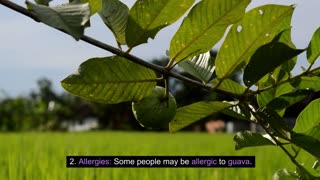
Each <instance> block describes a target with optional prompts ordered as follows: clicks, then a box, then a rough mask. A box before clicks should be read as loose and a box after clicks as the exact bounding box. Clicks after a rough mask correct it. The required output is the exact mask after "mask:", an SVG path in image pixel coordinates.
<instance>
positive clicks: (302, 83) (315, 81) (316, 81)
mask: <svg viewBox="0 0 320 180" xmlns="http://www.w3.org/2000/svg"><path fill="white" fill-rule="evenodd" d="M291 84H292V86H293V87H294V88H297V89H312V90H314V91H319V90H320V77H318V76H302V77H299V78H295V80H294V81H293V82H292V83H291Z"/></svg>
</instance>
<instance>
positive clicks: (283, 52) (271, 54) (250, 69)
mask: <svg viewBox="0 0 320 180" xmlns="http://www.w3.org/2000/svg"><path fill="white" fill-rule="evenodd" d="M303 51H304V50H298V49H292V48H291V47H289V46H288V45H286V44H284V43H281V42H271V43H268V44H266V45H263V46H261V47H260V48H258V50H257V51H256V52H255V53H254V54H253V56H252V57H251V58H250V61H249V63H248V65H247V67H246V68H245V70H244V74H243V80H244V83H245V84H246V86H248V87H249V86H251V85H253V84H255V83H256V82H257V81H259V80H260V79H261V78H262V77H263V76H265V75H266V74H267V73H269V72H272V71H273V70H274V69H275V68H276V67H278V66H280V65H281V64H283V63H284V62H286V61H288V60H290V59H291V58H293V57H295V56H297V55H298V54H300V53H302V52H303ZM257 69H259V71H257Z"/></svg>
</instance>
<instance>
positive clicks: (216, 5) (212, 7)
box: [170, 0, 250, 62]
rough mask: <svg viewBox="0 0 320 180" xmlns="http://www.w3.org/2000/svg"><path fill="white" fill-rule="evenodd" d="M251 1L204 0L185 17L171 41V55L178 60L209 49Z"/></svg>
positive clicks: (238, 17) (239, 16) (240, 15)
mask: <svg viewBox="0 0 320 180" xmlns="http://www.w3.org/2000/svg"><path fill="white" fill-rule="evenodd" d="M249 3H250V0H223V1H221V0H203V1H200V2H199V3H198V4H197V5H195V6H194V7H193V8H192V9H191V11H190V12H189V14H188V16H187V17H186V18H185V19H184V21H183V23H182V24H181V27H180V28H179V29H178V31H177V32H176V34H175V35H174V37H173V38H172V40H171V43H170V56H171V58H172V59H174V60H175V61H176V62H179V61H182V60H187V59H189V58H191V57H193V56H196V55H199V54H202V53H205V52H207V51H209V50H210V49H211V48H212V47H213V46H214V45H215V44H216V43H217V42H218V41H219V40H220V39H221V38H222V37H223V35H224V33H225V31H226V29H227V27H228V26H229V25H230V24H233V23H236V22H237V21H239V20H240V19H241V17H242V16H243V14H244V12H245V9H246V7H247V5H248V4H249Z"/></svg>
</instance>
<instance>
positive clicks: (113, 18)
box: [99, 0, 129, 44]
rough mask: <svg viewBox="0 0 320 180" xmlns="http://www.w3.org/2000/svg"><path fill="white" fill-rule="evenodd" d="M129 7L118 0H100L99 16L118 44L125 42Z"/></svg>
mask: <svg viewBox="0 0 320 180" xmlns="http://www.w3.org/2000/svg"><path fill="white" fill-rule="evenodd" d="M128 12H129V8H128V7H127V6H126V5H125V4H123V3H122V2H121V1H119V0H102V9H101V11H100V12H99V16H100V17H101V19H102V20H103V22H104V24H105V25H107V26H108V28H109V29H110V30H111V32H112V33H113V35H114V36H115V37H116V40H117V42H118V43H119V44H126V39H125V38H126V36H125V31H126V27H127V20H128Z"/></svg>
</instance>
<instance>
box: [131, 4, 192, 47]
mask: <svg viewBox="0 0 320 180" xmlns="http://www.w3.org/2000/svg"><path fill="white" fill-rule="evenodd" d="M193 2H194V0H161V1H159V0H137V1H136V3H135V4H134V5H133V7H132V8H131V9H130V11H129V17H128V24H127V29H126V42H127V45H128V46H129V47H131V48H132V47H134V46H137V45H139V44H142V43H146V42H147V41H148V38H152V39H153V38H154V37H155V36H156V34H157V33H158V32H159V31H160V30H161V29H162V28H164V27H166V26H168V25H170V24H172V23H174V22H175V21H177V20H178V19H179V18H180V17H181V16H182V15H183V14H184V13H185V12H186V11H187V10H188V9H189V8H190V7H191V5H192V4H193Z"/></svg>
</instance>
